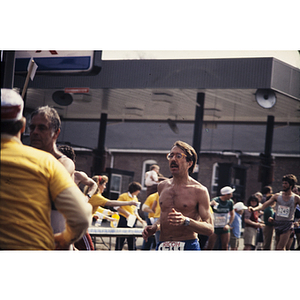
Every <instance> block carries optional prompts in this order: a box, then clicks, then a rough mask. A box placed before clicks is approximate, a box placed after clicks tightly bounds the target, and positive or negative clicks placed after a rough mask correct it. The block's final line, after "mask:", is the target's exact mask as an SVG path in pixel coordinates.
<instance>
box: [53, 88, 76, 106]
mask: <svg viewBox="0 0 300 300" xmlns="http://www.w3.org/2000/svg"><path fill="white" fill-rule="evenodd" d="M52 99H53V101H54V102H55V103H56V104H58V105H61V106H68V105H70V104H71V103H72V102H73V97H72V95H70V94H67V93H65V92H64V91H56V92H54V93H53V94H52Z"/></svg>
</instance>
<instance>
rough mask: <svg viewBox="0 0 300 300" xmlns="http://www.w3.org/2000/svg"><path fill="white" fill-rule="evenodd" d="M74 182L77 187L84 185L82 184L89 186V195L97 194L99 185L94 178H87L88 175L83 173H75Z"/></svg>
mask: <svg viewBox="0 0 300 300" xmlns="http://www.w3.org/2000/svg"><path fill="white" fill-rule="evenodd" d="M74 181H75V183H76V184H77V185H79V184H81V183H82V184H84V185H86V186H88V190H87V194H89V195H91V196H92V195H94V194H95V192H96V190H97V188H98V185H97V183H96V182H95V181H94V180H93V179H92V178H90V177H89V176H87V174H86V173H84V172H82V171H75V172H74Z"/></svg>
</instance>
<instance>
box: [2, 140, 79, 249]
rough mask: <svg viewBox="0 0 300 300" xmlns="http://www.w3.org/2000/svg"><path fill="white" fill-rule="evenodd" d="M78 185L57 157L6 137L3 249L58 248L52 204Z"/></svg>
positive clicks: (3, 172) (3, 186)
mask: <svg viewBox="0 0 300 300" xmlns="http://www.w3.org/2000/svg"><path fill="white" fill-rule="evenodd" d="M74 185H75V183H74V181H73V180H72V178H71V176H70V175H69V173H68V172H67V171H66V169H65V168H64V166H63V165H62V164H61V163H60V162H59V161H58V160H57V159H55V158H54V156H52V155H51V154H49V153H47V152H44V151H41V150H38V149H35V148H32V147H29V146H25V145H23V144H22V143H21V142H20V141H19V140H18V139H17V138H15V137H12V136H8V135H3V136H2V137H1V176H0V187H1V188H0V248H1V249H16V250H35V249H36V250H37V249H40V250H43V249H45V250H51V249H54V236H53V232H52V228H51V224H50V212H51V201H54V200H55V199H56V197H57V195H58V194H60V193H61V192H62V191H63V190H65V189H67V188H69V187H71V186H74ZM54 203H55V202H54Z"/></svg>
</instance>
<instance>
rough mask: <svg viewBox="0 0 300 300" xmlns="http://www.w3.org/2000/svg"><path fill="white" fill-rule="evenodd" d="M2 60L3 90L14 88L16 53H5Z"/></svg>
mask: <svg viewBox="0 0 300 300" xmlns="http://www.w3.org/2000/svg"><path fill="white" fill-rule="evenodd" d="M2 54H3V57H2V58H1V88H6V89H12V88H13V87H14V78H15V76H14V74H15V51H3V53H2Z"/></svg>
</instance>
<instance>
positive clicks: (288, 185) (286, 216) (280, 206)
mask: <svg viewBox="0 0 300 300" xmlns="http://www.w3.org/2000/svg"><path fill="white" fill-rule="evenodd" d="M296 183H297V177H296V176H295V175H293V174H288V175H285V176H283V177H282V191H281V192H279V193H276V194H274V195H273V196H272V197H271V198H270V199H269V200H267V201H266V202H264V203H263V204H260V205H259V206H256V207H252V206H250V207H249V208H248V209H249V210H250V211H257V210H264V209H265V208H267V207H268V206H271V205H272V204H273V203H274V202H276V207H275V211H276V214H275V220H274V227H275V233H276V250H286V245H287V243H288V240H289V237H290V234H291V230H292V228H293V226H294V215H295V210H296V206H297V204H299V205H300V197H299V195H296V194H294V193H293V192H292V190H293V188H294V186H295V184H296ZM298 225H299V224H296V226H298Z"/></svg>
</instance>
